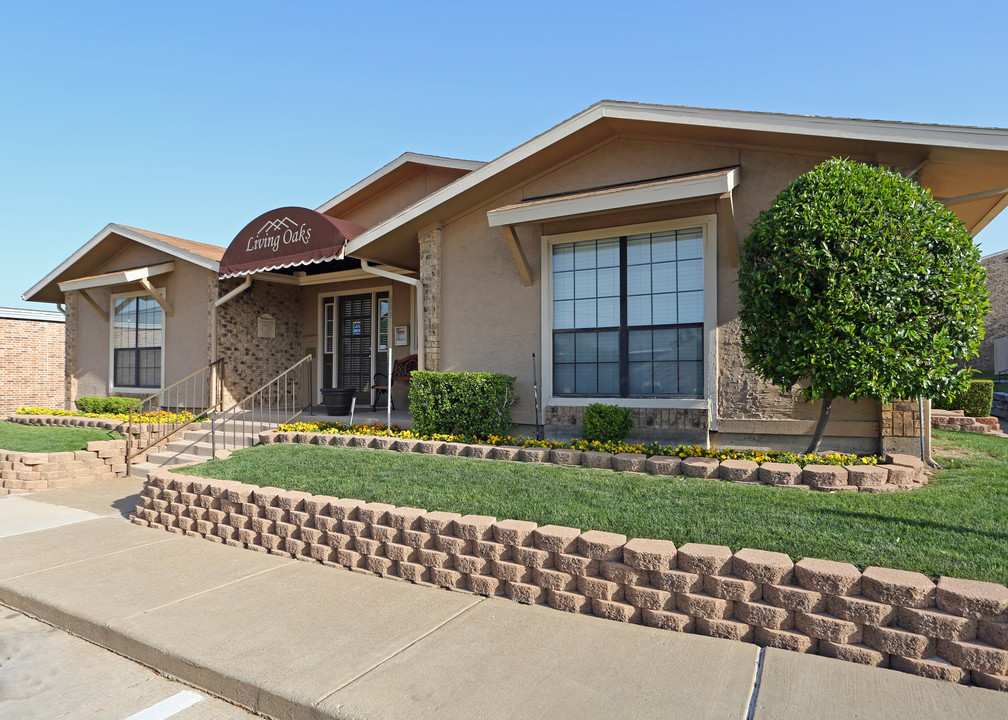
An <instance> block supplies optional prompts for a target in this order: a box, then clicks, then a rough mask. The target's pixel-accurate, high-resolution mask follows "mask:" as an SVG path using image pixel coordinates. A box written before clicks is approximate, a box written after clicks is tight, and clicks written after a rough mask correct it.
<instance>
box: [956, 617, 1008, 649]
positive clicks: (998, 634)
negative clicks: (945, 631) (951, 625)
mask: <svg viewBox="0 0 1008 720" xmlns="http://www.w3.org/2000/svg"><path fill="white" fill-rule="evenodd" d="M976 637H978V638H980V640H981V641H983V642H985V643H987V644H988V645H993V646H994V647H999V648H1001V649H1002V650H1008V623H999V622H990V621H989V620H981V621H980V622H979V625H978V627H977V634H976ZM944 639H946V640H972V639H973V638H969V637H957V638H952V637H950V638H944Z"/></svg>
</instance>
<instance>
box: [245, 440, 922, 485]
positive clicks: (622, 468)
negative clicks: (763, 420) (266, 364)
mask: <svg viewBox="0 0 1008 720" xmlns="http://www.w3.org/2000/svg"><path fill="white" fill-rule="evenodd" d="M259 442H261V443H262V444H264V445H270V444H274V443H300V444H303V445H330V446H333V447H356V448H371V449H375V450H392V451H394V452H415V453H422V454H427V455H454V456H458V457H469V458H476V459H483V460H510V461H517V462H529V463H553V464H556V465H573V466H578V465H580V466H583V467H591V468H596V469H602V470H616V471H619V472H639V473H648V474H651V475H684V476H686V477H695V478H712V479H719V480H728V481H731V482H740V483H748V484H753V485H774V486H778V487H785V488H792V489H796V490H819V491H822V492H856V491H860V492H869V493H882V492H896V491H898V490H913V489H915V488H919V487H922V486H923V485H926V484H927V483H928V480H929V478H928V476H927V474H926V473H925V472H924V463H923V462H921V460H920V458H917V457H914V456H912V455H900V454H893V453H890V454H888V455H886V458H885V459H886V462H885V464H879V465H847V466H839V465H806V466H805V467H804V468H802V467H801V466H800V465H796V464H794V463H774V462H766V463H763V464H762V465H760V464H759V463H757V462H756V461H754V460H720V461H719V460H718V459H717V458H708V457H687V458H680V457H676V456H671V457H668V456H651V457H647V456H646V455H643V454H638V453H616V454H613V453H607V452H591V451H588V452H582V451H581V450H572V449H550V448H542V447H525V448H523V447H517V446H513V445H470V444H465V443H452V442H441V441H438V440H416V439H412V438H397V437H394V436H387V435H341V434H337V433H312V432H293V431H291V432H278V431H276V430H267V431H264V432H261V433H259Z"/></svg>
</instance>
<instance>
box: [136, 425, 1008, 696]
mask: <svg viewBox="0 0 1008 720" xmlns="http://www.w3.org/2000/svg"><path fill="white" fill-rule="evenodd" d="M369 439H371V438H369ZM131 520H132V521H133V522H134V523H136V524H137V525H142V526H147V527H152V528H156V529H165V530H168V531H169V532H173V533H179V534H185V535H189V536H193V537H202V538H205V539H207V540H209V541H211V542H216V543H222V544H226V545H229V546H232V547H239V548H247V549H250V550H255V551H259V552H269V553H272V554H276V555H282V556H285V557H292V558H295V559H299V560H304V561H309V562H320V563H322V564H324V565H327V566H331V567H343V568H348V569H351V570H356V571H360V572H369V573H373V574H376V575H380V576H382V577H390V578H397V579H400V580H409V581H411V582H414V583H418V584H427V585H431V586H434V587H442V588H446V589H449V590H454V591H461V592H469V593H474V594H477V595H482V596H488V597H494V596H496V597H504V598H509V599H511V600H514V601H517V602H520V603H525V604H533V603H535V604H542V605H548V606H550V607H553V608H556V609H558V610H564V611H568V612H576V613H583V614H590V615H595V616H598V617H602V618H607V619H610V620H619V621H623V622H634V623H640V624H644V625H648V626H651V627H655V628H661V629H667V630H676V631H679V632H694V633H699V634H702V635H708V636H713V637H720V638H730V639H735V640H739V641H743V642H752V643H755V644H757V645H760V646H765V647H775V648H782V649H787V650H792V651H797V652H805V653H818V654H820V655H825V656H829V657H835V658H839V659H842V660H848V661H852V662H858V663H863V664H868V665H875V666H878V667H891V668H894V669H897V670H902V671H904V672H910V673H914V674H916V675H920V676H924V677H929V678H936V679H941V680H947V681H952V682H958V683H963V684H969V683H973V684H976V685H980V686H983V687H987V688H992V689H997V690H1003V691H1008V588H1006V587H1005V586H1004V585H1000V584H997V583H991V582H982V581H976V580H962V579H957V578H949V577H941V578H940V579H939V580H938V582H937V584H936V583H934V582H933V581H932V580H931V579H930V578H928V577H927V576H925V575H923V574H921V573H917V572H909V571H904V570H893V569H888V568H881V567H869V568H867V569H866V570H865V571H864V572H862V571H860V570H858V569H857V567H855V566H854V565H852V564H849V563H840V562H833V561H829V560H819V559H814V558H805V559H802V560H800V561H798V562H797V563H795V562H793V561H792V560H791V559H790V557H788V556H787V555H786V554H784V553H778V552H767V551H763V550H755V549H749V548H746V549H742V550H739V551H738V552H736V553H732V551H731V549H730V548H728V547H727V546H722V545H705V544H699V543H688V544H686V545H683V546H681V547H676V546H675V545H674V544H673V543H672V542H670V541H667V540H651V539H644V538H634V539H630V540H628V539H627V537H626V536H625V535H620V534H616V533H609V532H600V531H596V530H588V531H586V532H582V531H581V530H580V529H577V528H570V527H561V526H556V525H547V526H538V525H537V524H536V523H533V522H526V521H517V520H497V519H496V518H494V517H489V516H477V515H466V516H463V515H461V514H460V513H448V512H438V511H433V512H428V511H427V510H422V509H419V508H408V507H396V506H394V505H390V504H383V503H368V502H364V501H363V500H354V499H346V498H343V499H340V498H335V497H329V496H321V495H311V494H310V493H305V492H299V491H285V490H281V489H278V488H272V487H258V486H256V485H249V484H245V483H240V482H236V481H230V480H213V479H207V478H199V477H194V476H190V475H182V474H179V473H173V472H171V471H170V470H167V469H157V470H152V471H151V472H150V473H149V476H148V479H147V481H146V482H145V483H144V488H143V491H142V493H141V495H140V497H139V503H138V505H137V506H136V512H135V514H133V515H132V516H131Z"/></svg>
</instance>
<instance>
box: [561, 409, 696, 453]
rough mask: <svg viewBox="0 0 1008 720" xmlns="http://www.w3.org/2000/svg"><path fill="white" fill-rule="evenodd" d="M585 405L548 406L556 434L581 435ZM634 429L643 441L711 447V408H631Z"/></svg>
mask: <svg viewBox="0 0 1008 720" xmlns="http://www.w3.org/2000/svg"><path fill="white" fill-rule="evenodd" d="M584 411H585V408H584V407H580V406H567V405H547V406H546V408H545V409H544V416H545V417H544V422H545V424H546V426H547V430H548V431H549V433H550V434H551V435H553V436H559V435H564V439H565V440H566V439H569V438H571V437H580V435H581V423H582V421H583V419H584ZM630 411H631V412H632V413H633V431H632V432H631V435H630V436H631V437H632V438H634V439H640V440H666V441H668V439H669V438H670V437H671V438H672V440H673V441H674V442H678V443H681V444H683V445H701V446H703V447H707V444H708V439H709V436H708V434H707V429H708V421H707V410H706V409H700V410H694V409H687V408H631V409H630Z"/></svg>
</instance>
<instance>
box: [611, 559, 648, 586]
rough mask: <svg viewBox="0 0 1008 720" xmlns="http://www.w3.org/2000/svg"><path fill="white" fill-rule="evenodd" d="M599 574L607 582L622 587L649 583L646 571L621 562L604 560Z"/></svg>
mask: <svg viewBox="0 0 1008 720" xmlns="http://www.w3.org/2000/svg"><path fill="white" fill-rule="evenodd" d="M599 573H600V574H601V575H602V577H604V578H605V579H606V580H610V581H612V582H615V583H619V584H621V585H642V584H644V583H646V582H647V581H648V573H647V571H646V570H638V569H637V568H633V567H630V566H629V565H626V564H624V563H621V562H609V561H607V560H603V561H601V562H600V563H599Z"/></svg>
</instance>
